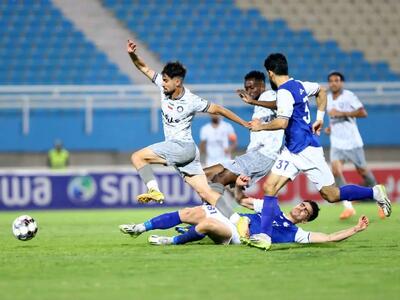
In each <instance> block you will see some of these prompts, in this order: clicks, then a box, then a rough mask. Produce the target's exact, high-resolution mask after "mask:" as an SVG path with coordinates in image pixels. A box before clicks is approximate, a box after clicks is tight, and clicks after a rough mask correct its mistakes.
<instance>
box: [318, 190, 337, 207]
mask: <svg viewBox="0 0 400 300" xmlns="http://www.w3.org/2000/svg"><path fill="white" fill-rule="evenodd" d="M319 192H320V195H321V197H322V198H324V199H325V200H326V201H328V202H329V203H334V202H337V201H339V200H340V191H339V189H338V188H337V187H323V188H322V189H321V190H320V191H319Z"/></svg>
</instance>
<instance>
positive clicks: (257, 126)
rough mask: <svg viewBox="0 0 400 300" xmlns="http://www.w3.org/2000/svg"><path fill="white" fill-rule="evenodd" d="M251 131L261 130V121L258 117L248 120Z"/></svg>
mask: <svg viewBox="0 0 400 300" xmlns="http://www.w3.org/2000/svg"><path fill="white" fill-rule="evenodd" d="M250 126H251V131H260V130H262V123H261V120H260V119H253V120H252V121H251V122H250Z"/></svg>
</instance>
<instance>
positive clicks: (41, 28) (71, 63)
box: [0, 0, 129, 84]
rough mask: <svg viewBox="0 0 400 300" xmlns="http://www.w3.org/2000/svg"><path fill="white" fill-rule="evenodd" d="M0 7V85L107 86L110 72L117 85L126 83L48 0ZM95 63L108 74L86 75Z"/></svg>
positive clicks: (94, 66) (8, 4)
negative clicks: (84, 84)
mask: <svg viewBox="0 0 400 300" xmlns="http://www.w3.org/2000/svg"><path fill="white" fill-rule="evenodd" d="M110 3H115V2H113V1H110ZM0 7H1V10H0V11H1V12H0V15H1V17H0V35H1V39H0V69H1V70H4V71H2V72H1V76H0V84H82V83H86V84H91V83H96V84H109V80H108V78H107V76H108V75H110V73H111V72H112V73H113V74H112V76H114V75H115V74H116V77H115V78H116V81H115V83H128V82H129V78H127V77H126V76H124V75H123V74H121V73H120V72H119V70H118V69H117V68H116V66H115V65H113V64H112V63H110V62H109V61H108V59H107V57H106V56H105V55H104V54H102V53H101V52H100V51H99V50H98V49H97V48H96V47H95V46H94V45H93V44H91V43H90V42H89V41H88V40H87V39H86V38H85V36H84V35H83V34H82V33H81V32H80V31H77V30H76V29H75V28H74V26H73V24H72V23H70V22H69V21H67V20H66V19H65V18H64V17H63V15H62V13H61V12H60V11H58V10H57V9H56V8H55V7H53V6H52V3H51V1H48V0H41V1H18V2H17V3H15V2H14V1H2V3H1V4H0ZM92 56H95V57H96V59H95V60H88V59H84V60H80V58H82V57H84V58H89V57H92ZM21 57H23V58H24V60H21ZM97 67H99V68H101V69H103V70H106V72H104V74H98V73H94V74H93V76H90V77H89V76H86V75H85V74H87V72H85V71H86V70H91V69H96V70H97ZM60 70H62V71H60ZM114 73H115V74H114ZM106 75H107V76H106Z"/></svg>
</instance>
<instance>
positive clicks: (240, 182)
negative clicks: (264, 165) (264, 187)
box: [236, 175, 250, 186]
mask: <svg viewBox="0 0 400 300" xmlns="http://www.w3.org/2000/svg"><path fill="white" fill-rule="evenodd" d="M249 183H250V177H248V176H246V175H239V176H238V178H236V185H237V186H248V185H249Z"/></svg>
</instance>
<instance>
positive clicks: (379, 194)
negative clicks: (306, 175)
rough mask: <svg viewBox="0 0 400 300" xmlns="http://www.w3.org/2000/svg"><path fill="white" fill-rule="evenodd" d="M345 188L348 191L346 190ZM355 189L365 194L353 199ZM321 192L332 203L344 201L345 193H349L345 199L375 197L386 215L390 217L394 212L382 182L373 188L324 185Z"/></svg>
mask: <svg viewBox="0 0 400 300" xmlns="http://www.w3.org/2000/svg"><path fill="white" fill-rule="evenodd" d="M345 189H346V190H347V191H345ZM371 189H372V190H371ZM349 190H351V192H349ZM355 190H356V191H358V193H362V195H363V196H361V197H360V198H354V197H353V199H351V197H352V193H354V191H355ZM319 192H320V194H321V196H322V198H324V199H325V200H327V201H328V202H331V203H334V202H338V201H342V200H341V197H342V196H343V195H347V196H345V197H346V198H345V199H349V200H365V199H369V198H373V199H374V200H375V201H376V203H377V204H378V206H379V207H381V208H382V210H383V213H384V215H385V216H386V217H389V216H390V214H391V213H392V204H391V201H390V199H389V197H388V195H387V193H386V188H385V186H384V185H382V184H378V185H375V186H374V187H372V188H366V187H360V186H355V185H347V186H345V187H341V188H338V187H337V186H336V185H334V184H333V185H330V186H324V187H322V188H321V190H320V191H319ZM342 192H343V195H342V194H341V193H342ZM365 193H367V194H365ZM368 194H369V195H371V196H372V197H371V196H367V195H368Z"/></svg>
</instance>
